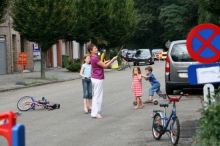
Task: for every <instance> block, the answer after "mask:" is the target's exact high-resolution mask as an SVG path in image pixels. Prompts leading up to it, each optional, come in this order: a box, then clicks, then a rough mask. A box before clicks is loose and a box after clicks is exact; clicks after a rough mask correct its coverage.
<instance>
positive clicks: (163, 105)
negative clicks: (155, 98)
mask: <svg viewBox="0 0 220 146" xmlns="http://www.w3.org/2000/svg"><path fill="white" fill-rule="evenodd" d="M168 106H169V104H167V103H161V104H160V107H168Z"/></svg>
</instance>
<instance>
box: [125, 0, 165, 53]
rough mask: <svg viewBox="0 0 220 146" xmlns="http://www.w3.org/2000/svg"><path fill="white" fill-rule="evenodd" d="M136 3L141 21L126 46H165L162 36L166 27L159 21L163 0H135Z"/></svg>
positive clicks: (134, 47) (133, 47)
mask: <svg viewBox="0 0 220 146" xmlns="http://www.w3.org/2000/svg"><path fill="white" fill-rule="evenodd" d="M134 3H135V8H136V9H137V10H138V20H139V21H138V24H137V27H136V30H135V33H134V34H133V35H132V37H131V38H130V39H129V40H128V41H127V45H125V47H126V48H130V49H138V48H149V47H155V46H157V47H163V46H164V44H165V43H162V40H161V38H160V36H161V34H163V31H164V29H163V26H162V25H161V24H160V23H159V21H158V16H159V14H160V8H161V6H162V5H163V0H156V1H155V0H134ZM130 46H132V47H130Z"/></svg>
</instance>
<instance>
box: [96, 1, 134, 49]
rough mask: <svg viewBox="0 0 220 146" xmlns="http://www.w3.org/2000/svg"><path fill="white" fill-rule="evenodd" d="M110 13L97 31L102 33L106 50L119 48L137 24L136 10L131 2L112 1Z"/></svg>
mask: <svg viewBox="0 0 220 146" xmlns="http://www.w3.org/2000/svg"><path fill="white" fill-rule="evenodd" d="M110 10H111V11H110V12H111V13H110V15H109V16H108V19H107V20H106V19H104V20H103V21H104V22H105V25H102V28H100V29H99V30H97V31H98V32H99V33H102V32H103V35H104V38H105V39H106V40H107V42H108V44H105V45H106V46H107V47H108V48H114V47H121V46H122V45H123V44H124V43H125V41H126V40H128V39H129V38H130V37H131V35H132V34H133V33H134V31H135V28H136V26H137V23H138V15H137V10H136V9H135V8H134V2H133V0H120V1H118V0H112V3H111V9H110Z"/></svg>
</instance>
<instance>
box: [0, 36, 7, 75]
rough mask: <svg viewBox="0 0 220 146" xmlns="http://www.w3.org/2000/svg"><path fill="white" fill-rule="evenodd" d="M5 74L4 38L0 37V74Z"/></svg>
mask: <svg viewBox="0 0 220 146" xmlns="http://www.w3.org/2000/svg"><path fill="white" fill-rule="evenodd" d="M4 74H6V51H5V39H4V38H2V37H0V75H4Z"/></svg>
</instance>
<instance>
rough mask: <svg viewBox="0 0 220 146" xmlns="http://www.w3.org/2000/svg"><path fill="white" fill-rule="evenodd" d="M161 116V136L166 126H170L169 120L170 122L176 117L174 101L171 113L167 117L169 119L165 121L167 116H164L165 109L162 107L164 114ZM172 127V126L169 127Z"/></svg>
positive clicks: (165, 130)
mask: <svg viewBox="0 0 220 146" xmlns="http://www.w3.org/2000/svg"><path fill="white" fill-rule="evenodd" d="M163 113H164V114H163V116H162V118H161V119H162V124H163V134H164V133H165V132H167V127H168V125H169V124H170V120H172V119H173V118H175V117H176V104H175V101H174V102H173V107H172V112H171V114H170V116H169V118H168V119H167V116H166V107H164V112H163ZM170 126H172V125H170ZM170 129H172V127H170Z"/></svg>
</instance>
